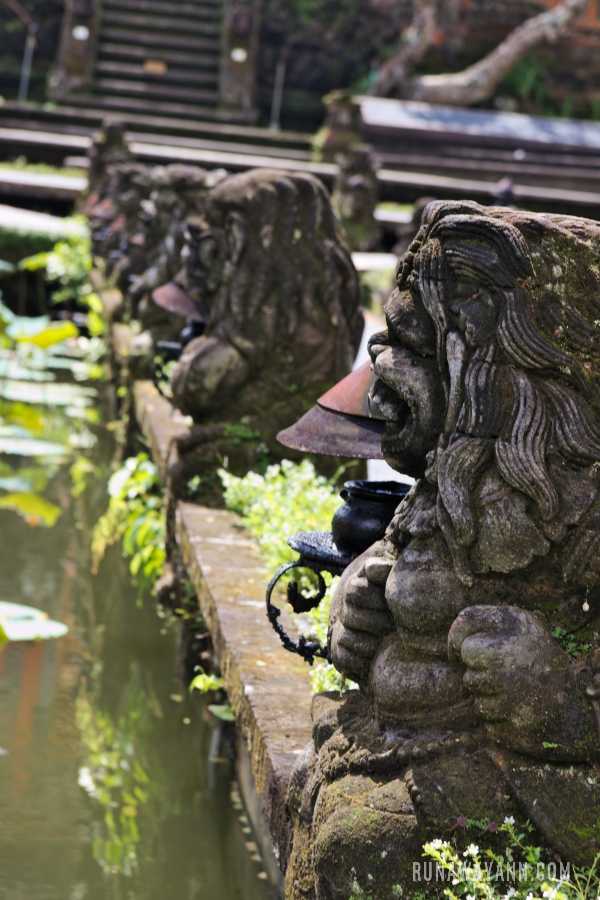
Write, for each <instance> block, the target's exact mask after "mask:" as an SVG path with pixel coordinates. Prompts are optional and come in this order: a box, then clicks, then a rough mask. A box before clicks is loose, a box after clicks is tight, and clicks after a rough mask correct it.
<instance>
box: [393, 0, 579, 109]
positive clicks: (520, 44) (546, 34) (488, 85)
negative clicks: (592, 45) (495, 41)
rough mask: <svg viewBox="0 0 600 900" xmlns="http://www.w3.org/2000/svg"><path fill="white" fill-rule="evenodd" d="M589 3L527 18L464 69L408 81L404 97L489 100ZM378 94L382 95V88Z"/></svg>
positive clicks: (571, 1)
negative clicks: (523, 62)
mask: <svg viewBox="0 0 600 900" xmlns="http://www.w3.org/2000/svg"><path fill="white" fill-rule="evenodd" d="M589 4H590V0H564V2H563V3H559V4H558V6H555V7H554V8H553V9H550V10H548V11H547V12H543V13H540V15H538V16H533V17H532V18H531V19H527V21H525V22H523V24H522V25H519V27H518V28H515V29H514V31H511V33H510V34H509V35H508V37H507V38H506V39H505V40H504V41H502V43H501V44H499V45H498V46H497V47H496V48H495V49H494V50H492V52H491V53H489V54H488V55H487V56H484V58H483V59H481V60H479V62H476V63H475V64H474V65H472V66H469V67H468V68H467V69H464V70H463V71H462V72H457V73H456V74H448V75H420V76H415V77H413V78H411V79H410V80H408V81H405V83H404V89H403V90H402V94H401V96H402V97H404V98H405V99H407V100H421V101H423V102H426V103H442V104H448V105H450V106H469V105H471V104H473V103H477V102H478V101H480V100H486V99H487V98H488V97H490V96H491V94H493V92H494V90H495V89H496V87H497V86H498V84H499V83H500V82H501V81H502V79H503V78H504V76H505V75H507V74H508V72H510V70H511V69H512V68H513V66H514V65H515V64H516V63H517V62H518V61H519V60H520V59H522V57H523V56H524V55H525V54H526V53H528V52H529V51H530V50H532V49H533V48H534V47H537V46H538V45H539V44H541V43H543V42H544V41H548V42H550V43H554V42H556V41H557V40H558V39H559V38H560V37H562V36H563V35H564V34H565V33H566V32H567V31H568V29H569V27H570V25H571V24H572V23H573V21H574V20H575V19H576V18H577V17H578V16H580V15H581V14H582V13H584V12H585V10H586V9H587V7H588V6H589ZM377 84H378V83H377ZM375 87H377V85H376V86H375ZM375 93H377V94H379V95H380V96H381V94H380V91H379V90H376V91H375Z"/></svg>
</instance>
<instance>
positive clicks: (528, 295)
mask: <svg viewBox="0 0 600 900" xmlns="http://www.w3.org/2000/svg"><path fill="white" fill-rule="evenodd" d="M582 223H583V224H585V222H584V220H578V219H568V218H562V219H559V218H558V217H546V216H541V215H535V214H526V213H513V212H512V211H510V210H502V209H492V210H487V209H484V208H482V207H479V206H478V205H477V204H472V203H460V204H458V203H434V204H430V205H429V206H428V207H427V208H426V210H425V213H424V216H423V221H422V225H421V228H420V231H419V233H418V235H417V237H416V239H415V240H414V242H413V244H412V245H411V247H410V248H409V251H408V253H407V254H406V255H405V257H404V258H403V259H401V260H400V262H399V265H398V270H397V278H398V284H399V287H401V288H403V289H406V288H407V287H409V288H410V287H414V286H416V284H417V283H420V284H421V287H422V286H423V279H424V278H429V279H434V280H435V281H436V285H435V288H436V289H435V290H431V291H421V294H422V297H423V300H424V302H425V306H426V308H427V312H428V313H429V315H430V316H431V318H432V320H433V323H434V325H435V328H436V333H437V349H438V358H439V361H440V372H441V375H442V378H443V379H444V380H445V382H446V388H447V392H448V391H449V387H448V379H449V374H448V366H447V363H446V359H445V348H446V341H447V338H448V333H449V330H450V328H451V325H450V324H449V321H451V317H450V315H449V311H448V297H449V296H450V294H451V293H452V289H453V286H455V285H456V284H457V283H459V282H460V283H462V284H463V285H467V286H472V288H473V291H474V296H477V291H479V290H480V289H482V288H483V289H485V290H486V291H487V292H488V296H489V297H490V298H491V301H490V302H493V304H494V307H495V310H496V315H497V319H496V326H495V330H494V333H493V334H492V336H491V337H490V339H489V340H488V342H487V344H486V345H484V346H478V347H476V348H475V349H474V350H472V351H471V353H470V358H469V361H468V364H467V366H466V368H465V371H464V373H463V377H464V383H463V385H462V390H463V397H462V400H463V402H462V409H461V412H460V415H459V417H458V421H457V422H455V423H453V426H452V428H451V430H452V433H449V434H447V435H445V436H442V437H441V440H440V447H439V449H438V459H437V470H436V471H437V479H438V487H439V495H440V503H441V507H440V508H439V514H438V518H439V522H440V527H441V528H442V531H443V532H444V534H445V536H446V538H447V540H448V544H449V546H450V549H451V551H452V553H453V557H454V560H455V565H456V566H457V571H459V574H461V575H462V576H464V578H465V580H469V577H470V575H469V563H468V553H467V551H468V548H469V547H470V546H471V545H472V544H473V543H474V541H475V538H476V511H475V502H474V491H475V488H476V486H477V484H478V483H479V481H480V479H481V477H482V475H483V474H484V473H485V472H486V471H488V470H489V468H490V466H491V465H492V464H494V465H495V466H496V468H497V471H498V473H499V475H500V476H501V478H502V480H503V481H504V482H505V483H506V484H507V485H509V486H510V487H511V488H513V489H515V490H516V491H519V492H520V493H521V494H523V495H525V497H527V498H528V500H529V501H531V502H532V507H531V508H532V513H533V516H534V518H535V520H536V521H537V522H538V523H539V524H540V526H541V527H542V528H543V529H544V530H545V532H546V534H549V535H550V536H551V537H552V535H562V536H563V537H564V534H565V531H564V527H562V526H563V525H564V523H563V522H561V521H558V520H559V519H560V507H561V498H560V486H558V485H557V483H556V479H555V475H554V474H553V472H551V465H550V458H553V459H558V460H562V465H563V466H566V467H568V469H569V471H570V472H575V477H576V472H577V467H580V468H585V467H587V468H588V471H589V467H591V466H592V465H593V464H594V463H597V462H598V461H600V427H599V426H598V420H599V413H600V403H599V400H598V397H599V393H598V387H600V384H599V378H598V375H599V373H598V369H597V367H598V363H599V362H600V360H599V355H600V354H599V352H598V349H596V348H597V347H598V344H597V343H596V348H595V347H594V343H595V342H596V341H597V335H596V331H597V330H598V329H597V326H598V324H600V323H599V322H598V319H597V318H594V316H596V317H600V315H599V311H598V310H599V307H600V277H599V274H598V273H599V271H600V270H599V265H600V229H599V228H598V227H597V226H596V223H588V224H589V228H584V229H583V232H582ZM582 238H584V239H582ZM561 243H562V247H565V246H566V249H567V251H568V252H572V253H574V255H575V259H576V265H577V267H578V271H577V273H576V275H575V278H574V280H573V279H571V281H570V283H568V284H566V283H565V280H564V276H565V272H564V269H565V268H566V267H567V266H568V265H569V258H570V257H569V256H568V253H560V252H559V250H560V247H561ZM561 266H562V268H561ZM432 273H433V274H432ZM594 285H595V287H596V290H595V296H593V297H590V293H589V289H590V286H592V287H593V286H594ZM582 335H585V336H586V337H587V338H588V340H587V342H585V341H583V340H582ZM553 523H554V524H555V525H556V527H554V530H553ZM567 524H569V525H574V524H576V523H575V522H572V521H569V522H567ZM599 537H600V534H599ZM556 539H562V538H556ZM586 540H587V538H586Z"/></svg>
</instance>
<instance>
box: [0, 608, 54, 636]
mask: <svg viewBox="0 0 600 900" xmlns="http://www.w3.org/2000/svg"><path fill="white" fill-rule="evenodd" d="M0 629H1V632H2V634H0V642H1V641H2V635H4V638H5V639H7V640H9V641H39V640H47V639H50V638H58V637H62V636H63V635H65V634H66V633H67V632H68V630H69V629H68V627H67V626H66V625H63V623H62V622H53V621H52V620H51V619H49V618H48V616H47V614H46V613H45V612H43V611H42V610H41V609H35V608H34V607H32V606H23V605H22V604H21V603H7V602H6V601H0Z"/></svg>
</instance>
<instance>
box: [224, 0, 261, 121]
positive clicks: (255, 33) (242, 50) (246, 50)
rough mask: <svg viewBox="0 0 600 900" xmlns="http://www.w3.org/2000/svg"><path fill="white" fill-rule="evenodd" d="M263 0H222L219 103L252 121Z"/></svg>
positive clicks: (254, 113) (254, 109) (225, 108)
mask: <svg viewBox="0 0 600 900" xmlns="http://www.w3.org/2000/svg"><path fill="white" fill-rule="evenodd" d="M261 12H262V0H225V3H224V17H223V38H222V51H221V72H220V79H219V104H220V107H221V109H222V110H223V111H224V112H227V113H230V114H235V113H237V114H238V116H240V117H241V118H244V119H247V120H248V121H254V120H255V119H256V116H257V109H256V70H257V57H258V39H259V31H260V19H261Z"/></svg>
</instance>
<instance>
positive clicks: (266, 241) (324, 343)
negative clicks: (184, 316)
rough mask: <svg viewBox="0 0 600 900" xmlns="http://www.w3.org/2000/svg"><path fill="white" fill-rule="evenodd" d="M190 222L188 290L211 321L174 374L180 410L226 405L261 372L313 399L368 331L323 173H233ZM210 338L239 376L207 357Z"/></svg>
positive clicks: (186, 252) (186, 253)
mask: <svg viewBox="0 0 600 900" xmlns="http://www.w3.org/2000/svg"><path fill="white" fill-rule="evenodd" d="M186 226H187V228H186V231H187V233H186V244H185V247H184V251H183V254H182V258H183V261H184V265H185V278H186V290H187V292H188V294H189V296H190V297H192V299H193V300H194V301H195V302H196V303H201V304H202V305H203V307H204V310H205V312H206V317H207V326H206V333H205V336H204V337H203V339H198V340H199V341H200V343H194V342H192V344H190V345H189V347H188V348H187V349H186V354H185V355H184V357H182V359H181V364H180V365H179V367H178V368H177V370H176V372H175V374H174V376H173V386H174V391H175V392H176V399H177V403H178V405H179V408H180V409H182V410H183V409H184V408H185V410H186V411H189V413H190V414H191V415H197V416H199V415H201V414H202V413H203V411H204V410H206V409H208V408H209V404H210V408H211V409H212V408H215V407H217V406H222V405H223V403H224V397H225V393H224V391H225V387H224V385H225V383H227V392H228V396H229V398H231V402H234V398H235V402H238V398H241V396H242V392H243V391H244V390H246V391H250V390H258V386H257V385H258V383H259V381H260V379H262V378H264V379H265V383H267V382H268V383H269V384H270V380H272V381H273V382H275V381H276V382H277V383H278V384H281V385H282V388H281V390H283V391H285V390H286V389H285V387H283V386H284V385H285V383H286V379H287V378H289V379H290V380H292V381H293V383H294V384H295V385H296V386H297V388H298V391H297V394H296V396H297V397H298V396H302V395H305V396H310V397H312V396H313V394H315V393H316V391H317V390H319V388H318V385H321V386H325V385H327V386H328V385H329V384H331V382H332V381H333V380H334V379H335V378H336V376H337V375H338V373H339V375H340V376H341V375H344V374H346V373H347V372H348V370H349V369H350V368H351V364H352V359H353V353H355V348H357V346H358V343H359V342H360V335H361V332H362V327H363V319H362V314H361V311H360V284H359V281H358V277H357V275H356V271H355V270H354V267H353V266H352V261H351V258H350V253H349V249H348V247H347V245H346V243H345V241H344V238H343V236H342V234H341V231H340V226H339V222H338V221H337V219H336V217H335V215H334V213H333V210H332V208H331V202H330V199H329V197H328V195H327V193H326V191H325V189H324V188H323V186H322V185H321V184H320V183H319V182H318V181H317V179H315V178H313V177H312V176H308V175H289V174H286V173H281V172H275V171H273V172H271V171H268V170H260V171H255V172H253V171H250V172H246V173H243V174H241V175H235V176H231V177H230V178H226V179H225V180H223V181H222V182H221V183H220V184H218V185H217V186H216V187H215V188H214V189H213V190H212V191H210V193H209V195H208V198H207V203H206V207H205V210H204V213H203V215H201V216H195V217H191V218H188V219H187V221H186ZM209 338H215V340H217V341H218V342H219V343H220V344H226V345H227V351H226V356H227V358H228V359H229V358H230V357H232V356H234V357H236V358H237V357H239V358H240V360H241V361H243V365H241V364H240V365H239V366H235V367H234V369H235V373H236V375H235V378H233V377H229V374H227V373H225V374H223V372H224V369H223V362H222V358H221V356H219V364H218V366H217V365H216V363H215V360H216V356H214V355H211V356H210V359H209V357H208V356H207V354H206V352H205V349H204V347H205V345H206V342H207V341H208V339H209ZM193 354H197V355H196V356H194V357H193ZM213 363H214V364H213ZM209 370H210V371H209ZM249 372H250V373H251V375H250V374H249ZM266 373H276V377H273V376H272V375H269V376H268V377H267V374H266ZM269 379H270V380H269ZM200 382H202V388H200V387H199V385H200ZM255 383H256V384H255ZM207 385H208V386H209V387H207ZM253 385H254V387H253ZM303 385H304V386H305V387H302V386H303ZM209 388H210V389H209ZM277 389H278V390H279V388H277ZM268 390H269V391H272V390H273V389H272V388H271V387H269V388H268ZM322 392H323V391H322V389H321V393H322ZM316 396H319V394H318V393H317V394H316ZM285 397H286V402H285V407H287V408H289V395H288V394H287V392H286V394H285ZM315 399H316V397H315ZM239 402H242V400H239ZM286 424H287V423H286Z"/></svg>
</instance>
